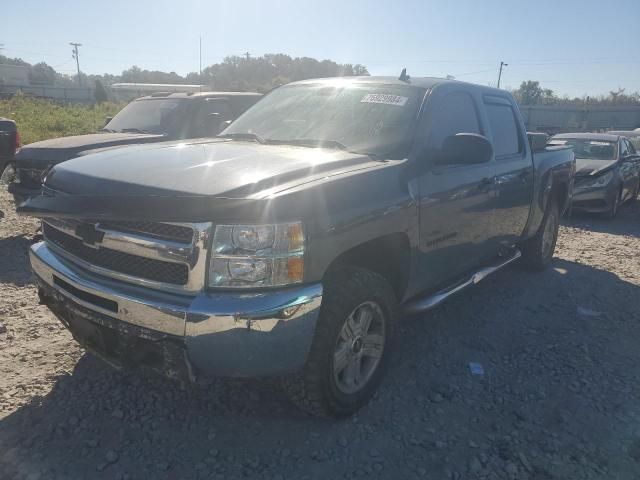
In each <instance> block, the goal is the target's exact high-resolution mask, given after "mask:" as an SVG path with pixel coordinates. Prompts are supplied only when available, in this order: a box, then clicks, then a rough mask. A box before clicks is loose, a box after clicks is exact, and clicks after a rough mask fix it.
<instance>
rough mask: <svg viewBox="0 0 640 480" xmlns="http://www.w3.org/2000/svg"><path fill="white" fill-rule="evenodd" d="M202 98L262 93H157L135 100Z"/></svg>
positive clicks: (252, 95) (255, 95)
mask: <svg viewBox="0 0 640 480" xmlns="http://www.w3.org/2000/svg"><path fill="white" fill-rule="evenodd" d="M203 97H262V93H256V92H195V93H184V92H177V93H171V92H158V93H154V94H152V95H146V96H144V97H139V98H136V101H137V100H153V99H158V98H203Z"/></svg>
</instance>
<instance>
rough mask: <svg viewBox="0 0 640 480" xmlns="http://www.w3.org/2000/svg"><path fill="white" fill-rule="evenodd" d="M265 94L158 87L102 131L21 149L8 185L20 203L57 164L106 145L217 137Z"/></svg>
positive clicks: (121, 113)
mask: <svg viewBox="0 0 640 480" xmlns="http://www.w3.org/2000/svg"><path fill="white" fill-rule="evenodd" d="M261 97H262V95H261V94H259V93H250V92H201V93H194V94H189V93H157V94H153V95H150V96H147V97H142V98H139V99H137V100H134V101H133V102H131V103H129V104H128V105H127V106H126V107H124V108H123V109H122V110H121V111H120V112H119V113H118V114H117V115H116V116H115V117H113V118H112V119H109V122H108V123H107V124H106V125H105V126H104V128H103V129H102V130H101V131H100V132H99V133H94V134H89V135H75V136H71V137H62V138H54V139H51V140H44V141H42V142H36V143H32V144H29V145H27V146H25V147H24V148H22V149H21V150H20V152H19V154H18V155H16V180H15V182H13V183H11V184H10V185H9V191H10V192H11V193H12V194H13V196H14V198H15V201H16V205H17V204H19V203H22V202H23V201H24V200H26V199H27V198H29V197H33V196H37V195H39V194H40V185H41V181H42V177H43V174H44V173H46V172H47V171H48V170H49V169H50V168H51V167H52V166H53V165H57V164H58V163H61V162H64V161H67V160H70V159H71V158H76V157H80V156H84V155H87V154H88V153H93V152H96V151H101V150H105V149H113V148H120V147H123V146H128V145H136V144H143V143H158V142H165V141H171V140H183V139H193V138H203V137H214V136H216V135H217V134H218V133H220V130H222V129H223V128H224V127H226V126H227V125H228V124H229V123H230V122H231V121H233V120H234V119H236V118H237V117H238V116H240V114H241V113H243V112H244V111H245V110H246V109H247V108H249V107H250V106H251V105H253V104H254V103H256V102H257V101H258V100H259V99H260V98H261Z"/></svg>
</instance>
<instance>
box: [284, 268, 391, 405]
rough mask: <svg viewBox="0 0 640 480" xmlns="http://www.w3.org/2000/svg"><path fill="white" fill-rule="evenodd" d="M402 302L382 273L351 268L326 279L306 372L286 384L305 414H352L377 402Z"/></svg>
mask: <svg viewBox="0 0 640 480" xmlns="http://www.w3.org/2000/svg"><path fill="white" fill-rule="evenodd" d="M397 310H398V307H397V300H396V297H395V294H394V291H393V289H392V288H391V286H390V285H389V283H388V282H387V281H386V280H385V279H384V278H383V277H382V276H380V275H378V274H377V273H374V272H371V271H369V270H365V269H362V268H355V267H348V268H343V269H340V270H337V271H335V272H334V273H331V274H329V275H328V276H327V279H326V280H325V282H324V292H323V299H322V307H321V310H320V316H319V318H318V323H317V325H316V332H315V335H314V338H313V342H312V345H311V350H310V352H309V356H308V358H307V362H306V365H305V366H304V368H303V369H302V371H300V372H297V373H295V374H293V375H290V376H288V377H285V378H283V379H282V385H283V387H284V389H285V391H286V392H287V393H288V395H289V397H290V398H291V400H292V401H293V403H295V404H296V405H297V406H298V407H299V408H300V409H301V410H304V411H306V412H308V413H311V414H313V415H318V416H323V417H344V416H348V415H351V414H353V413H354V412H356V411H357V410H358V409H360V408H361V407H362V406H364V405H365V404H366V403H368V402H369V400H370V399H371V397H372V396H373V394H374V392H375V390H376V388H377V386H378V384H379V383H380V380H381V378H382V374H383V371H384V367H385V365H386V363H387V361H388V358H389V350H390V348H391V342H392V338H393V332H394V322H395V320H396V316H397Z"/></svg>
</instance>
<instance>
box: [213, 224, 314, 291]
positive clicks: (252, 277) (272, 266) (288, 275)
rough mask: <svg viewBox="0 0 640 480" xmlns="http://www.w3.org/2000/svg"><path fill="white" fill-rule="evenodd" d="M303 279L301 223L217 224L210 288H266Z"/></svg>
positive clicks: (302, 235) (298, 281)
mask: <svg viewBox="0 0 640 480" xmlns="http://www.w3.org/2000/svg"><path fill="white" fill-rule="evenodd" d="M303 276H304V233H303V230H302V224H300V223H286V224H278V225H218V226H216V230H215V233H214V235H213V245H212V249H211V260H210V263H209V282H208V283H209V286H210V287H269V286H277V285H288V284H291V283H300V282H302V278H303Z"/></svg>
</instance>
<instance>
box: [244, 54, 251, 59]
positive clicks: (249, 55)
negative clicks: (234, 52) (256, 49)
mask: <svg viewBox="0 0 640 480" xmlns="http://www.w3.org/2000/svg"><path fill="white" fill-rule="evenodd" d="M243 55H244V56H245V57H247V60H249V58H250V57H251V54H250V53H249V52H245V53H243Z"/></svg>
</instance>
